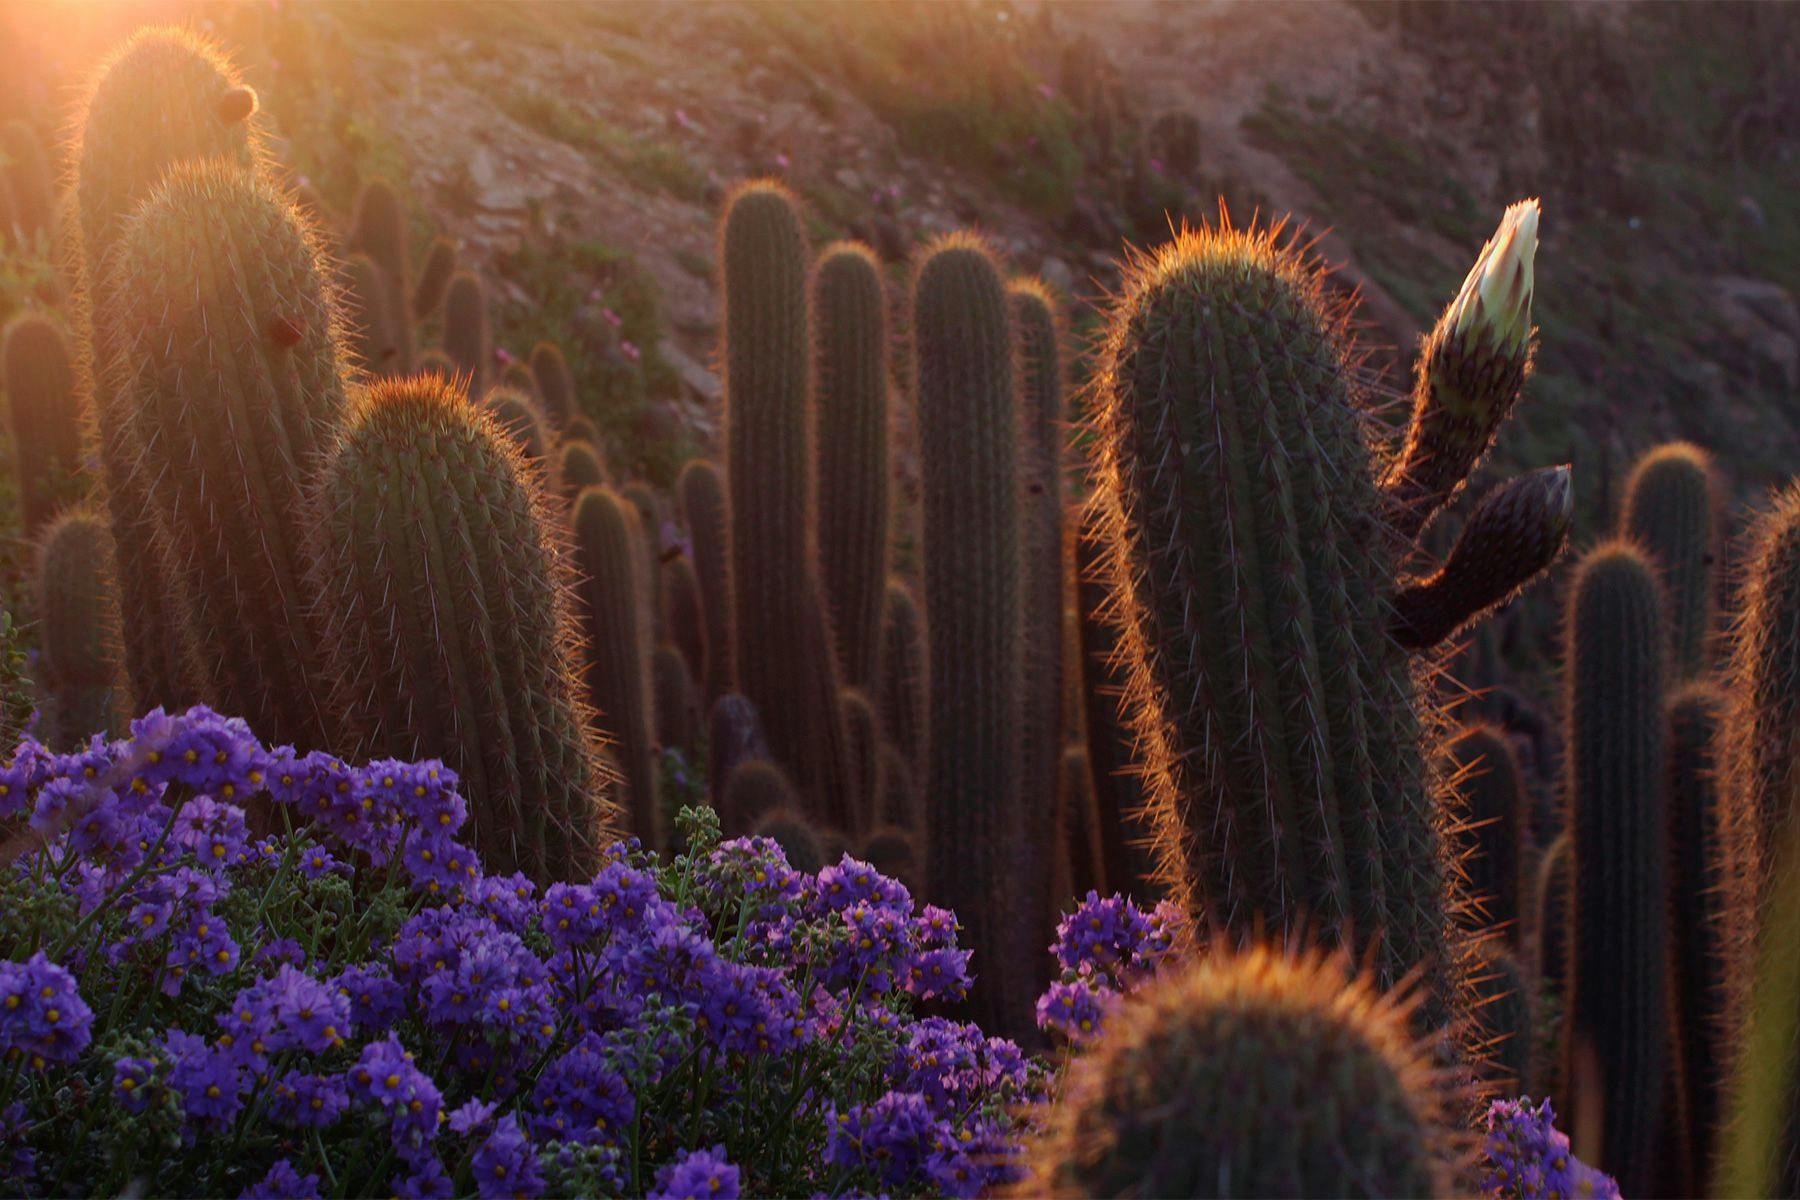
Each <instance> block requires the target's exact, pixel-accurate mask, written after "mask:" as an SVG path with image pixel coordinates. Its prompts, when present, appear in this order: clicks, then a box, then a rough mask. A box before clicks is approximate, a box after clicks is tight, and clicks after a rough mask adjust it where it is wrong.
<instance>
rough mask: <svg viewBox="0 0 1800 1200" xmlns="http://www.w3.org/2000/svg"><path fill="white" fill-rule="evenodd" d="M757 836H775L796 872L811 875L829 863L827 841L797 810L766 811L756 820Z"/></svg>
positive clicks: (776, 841) (779, 809) (777, 843)
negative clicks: (826, 848)
mask: <svg viewBox="0 0 1800 1200" xmlns="http://www.w3.org/2000/svg"><path fill="white" fill-rule="evenodd" d="M756 836H757V837H766V838H773V839H775V843H776V845H778V846H780V847H781V850H782V853H783V854H784V855H786V856H787V861H788V865H789V866H790V867H792V868H794V870H796V871H802V872H805V873H806V874H809V875H810V874H812V873H814V872H817V871H821V870H823V869H824V868H825V866H826V862H827V859H826V850H825V840H824V839H823V838H821V837H820V836H819V831H818V829H817V828H816V827H815V826H814V825H813V823H812V822H811V821H809V820H807V818H806V814H804V813H802V812H800V811H799V810H798V809H794V808H778V809H775V810H773V811H771V812H768V813H765V814H764V815H763V817H762V819H761V820H760V821H758V822H757V823H756Z"/></svg>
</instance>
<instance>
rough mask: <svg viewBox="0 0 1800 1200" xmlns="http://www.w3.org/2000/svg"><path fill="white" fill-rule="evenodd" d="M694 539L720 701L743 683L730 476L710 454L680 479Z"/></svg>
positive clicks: (710, 693) (709, 660)
mask: <svg viewBox="0 0 1800 1200" xmlns="http://www.w3.org/2000/svg"><path fill="white" fill-rule="evenodd" d="M675 489H676V492H677V493H678V494H679V495H680V497H681V511H682V513H683V514H685V516H686V517H687V528H688V537H689V539H690V540H691V541H692V542H693V545H694V575H695V577H696V578H697V579H698V580H699V583H700V601H701V604H702V605H703V606H704V608H705V611H706V698H707V700H708V702H710V703H716V702H717V701H718V699H719V697H720V696H723V695H725V694H726V693H727V692H729V691H731V690H732V689H733V688H734V687H736V686H737V666H736V664H737V644H736V642H735V640H734V639H733V638H732V633H731V621H732V614H733V613H734V612H735V611H736V609H735V607H734V605H733V603H732V597H731V516H730V513H729V511H728V510H727V502H726V499H725V481H724V480H723V479H721V478H720V477H719V469H718V468H717V467H715V466H714V465H713V464H712V463H709V462H707V461H705V460H704V459H694V460H693V461H691V462H689V463H688V464H687V465H686V466H684V467H682V468H681V475H680V477H679V478H678V479H677V480H676V481H675Z"/></svg>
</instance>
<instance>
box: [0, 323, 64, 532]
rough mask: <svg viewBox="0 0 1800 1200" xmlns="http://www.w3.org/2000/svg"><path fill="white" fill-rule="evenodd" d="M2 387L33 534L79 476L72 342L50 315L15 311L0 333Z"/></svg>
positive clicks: (25, 512)
mask: <svg viewBox="0 0 1800 1200" xmlns="http://www.w3.org/2000/svg"><path fill="white" fill-rule="evenodd" d="M0 387H4V389H5V392H6V407H7V418H8V420H9V422H10V424H11V426H12V437H13V451H14V453H15V454H16V455H17V458H16V460H15V461H16V464H17V469H18V486H19V508H20V514H21V516H22V517H23V519H24V533H25V535H26V536H27V537H31V536H33V535H34V534H35V533H36V532H37V531H38V530H39V529H41V528H43V526H44V524H45V522H47V521H49V519H50V518H51V516H52V515H53V514H54V513H55V511H56V509H57V508H58V507H59V506H60V504H61V503H62V502H63V501H64V500H67V499H69V498H71V496H70V494H71V492H73V491H75V490H76V488H78V487H79V486H80V483H81V481H79V480H76V479H74V478H73V477H74V476H75V474H76V473H77V472H78V471H79V470H80V468H81V426H80V419H81V411H80V403H79V401H78V400H77V398H76V394H75V374H74V371H73V369H72V368H71V365H70V362H69V347H68V343H67V342H66V341H65V340H64V339H63V335H62V330H61V329H60V328H58V327H57V325H56V323H55V322H54V321H52V320H51V319H50V318H49V317H46V316H43V315H41V314H38V313H28V314H26V315H24V316H21V317H17V318H15V319H14V320H13V321H11V322H10V323H9V324H8V325H7V326H6V331H5V333H4V335H0Z"/></svg>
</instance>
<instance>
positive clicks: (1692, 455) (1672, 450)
mask: <svg viewBox="0 0 1800 1200" xmlns="http://www.w3.org/2000/svg"><path fill="white" fill-rule="evenodd" d="M1717 493H1718V481H1717V478H1716V472H1715V471H1714V468H1713V464H1712V457H1711V456H1710V455H1708V454H1707V453H1706V451H1704V450H1702V449H1701V448H1700V447H1698V446H1694V445H1691V444H1689V443H1687V442H1671V443H1669V444H1668V445H1664V446H1658V447H1657V448H1656V449H1654V450H1652V451H1651V452H1650V453H1649V454H1646V455H1645V456H1644V457H1643V458H1642V459H1641V460H1640V461H1639V462H1638V464H1637V466H1635V467H1633V468H1632V471H1631V478H1630V479H1629V480H1628V481H1627V482H1626V485H1625V511H1624V514H1623V533H1624V535H1625V536H1627V537H1630V538H1632V539H1633V540H1634V541H1636V542H1637V543H1638V544H1639V545H1640V546H1642V547H1643V548H1644V549H1645V550H1646V551H1648V552H1649V553H1650V556H1651V557H1652V558H1654V559H1655V560H1656V564H1657V566H1658V567H1659V568H1660V569H1661V571H1662V580H1663V590H1664V592H1665V593H1667V595H1668V599H1669V634H1670V637H1671V639H1672V646H1673V650H1674V655H1675V660H1674V666H1675V669H1676V672H1677V673H1678V674H1679V675H1681V676H1682V677H1683V678H1693V677H1694V676H1697V675H1699V674H1702V673H1703V672H1704V671H1705V669H1706V666H1707V658H1708V652H1709V650H1710V648H1711V641H1712V634H1713V611H1714V604H1713V599H1714V597H1713V588H1714V569H1713V568H1714V562H1715V560H1716V558H1717V555H1718V542H1719V529H1718V495H1717Z"/></svg>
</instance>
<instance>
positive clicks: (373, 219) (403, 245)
mask: <svg viewBox="0 0 1800 1200" xmlns="http://www.w3.org/2000/svg"><path fill="white" fill-rule="evenodd" d="M349 249H350V250H351V251H353V252H360V253H362V254H366V255H368V256H369V257H370V258H371V259H372V260H374V262H375V264H376V265H377V266H379V267H380V268H381V274H382V278H383V280H384V282H385V283H386V285H387V286H386V287H385V288H383V289H382V301H383V303H384V305H385V307H386V313H385V315H386V318H387V320H386V325H387V328H388V330H389V331H390V332H391V334H392V336H393V339H394V355H393V360H392V361H391V362H388V363H383V364H382V366H381V370H382V371H383V372H384V373H386V374H394V375H403V374H405V373H406V372H408V371H410V370H412V364H413V318H412V312H411V309H410V308H409V306H408V305H407V298H408V297H409V296H411V295H412V290H413V288H412V250H411V247H410V242H409V239H408V235H407V230H406V206H405V205H404V204H403V203H401V200H400V196H399V194H398V193H397V192H395V191H394V188H393V185H392V184H390V183H388V182H387V180H385V179H372V180H370V181H369V182H368V183H365V184H364V185H363V186H362V190H361V191H360V192H358V193H357V196H356V216H355V218H354V219H353V220H352V222H351V226H350V239H349Z"/></svg>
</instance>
